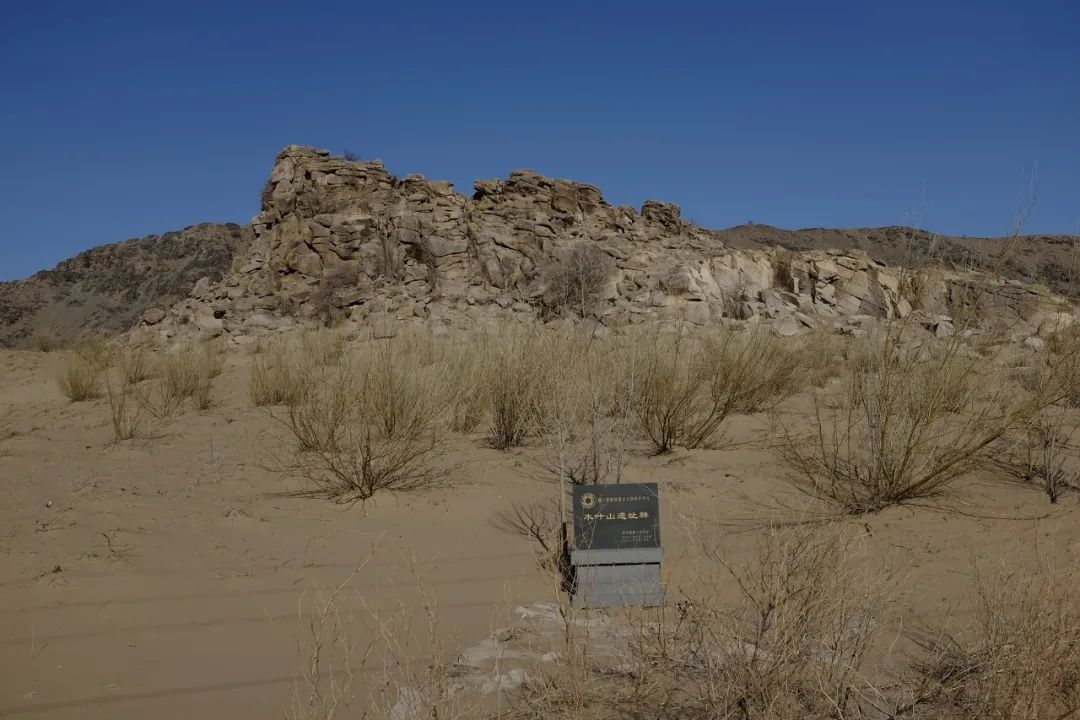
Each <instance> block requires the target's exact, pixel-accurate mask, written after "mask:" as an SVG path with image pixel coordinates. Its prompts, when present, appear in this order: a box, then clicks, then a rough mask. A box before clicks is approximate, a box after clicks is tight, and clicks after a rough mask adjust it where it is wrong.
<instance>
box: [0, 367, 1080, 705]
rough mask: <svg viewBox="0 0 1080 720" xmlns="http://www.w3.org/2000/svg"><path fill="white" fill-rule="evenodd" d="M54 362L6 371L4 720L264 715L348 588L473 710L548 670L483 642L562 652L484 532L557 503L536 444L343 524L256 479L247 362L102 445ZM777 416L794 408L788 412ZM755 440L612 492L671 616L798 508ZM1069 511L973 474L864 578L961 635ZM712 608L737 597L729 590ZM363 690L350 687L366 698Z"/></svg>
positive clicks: (1066, 542) (884, 549)
mask: <svg viewBox="0 0 1080 720" xmlns="http://www.w3.org/2000/svg"><path fill="white" fill-rule="evenodd" d="M61 361H62V358H61V356H60V355H58V354H48V353H36V352H21V351H20V352H4V353H3V354H2V355H0V368H2V372H0V419H2V420H3V423H4V425H5V427H6V428H7V434H8V435H10V437H9V438H8V439H7V440H6V441H5V442H4V443H3V446H2V453H3V454H2V455H0V487H2V488H3V493H4V502H3V504H2V513H3V514H2V517H0V528H2V531H0V538H2V540H0V557H2V562H0V677H2V678H3V682H2V683H0V716H3V717H17V718H41V719H43V720H44V719H54V718H117V719H119V718H151V717H152V718H161V719H166V718H190V717H195V716H198V717H204V718H257V717H273V716H281V713H282V712H283V708H285V707H286V706H287V705H288V703H289V701H290V697H291V694H292V691H293V687H294V683H295V681H296V679H297V676H298V672H299V668H300V664H301V660H300V657H299V654H298V643H299V644H302V643H303V641H304V637H305V625H304V622H305V618H306V617H308V616H310V612H311V607H312V599H313V598H314V597H315V593H316V592H317V590H318V589H323V590H324V591H325V590H326V589H332V588H335V587H338V586H340V585H342V583H346V585H345V589H344V590H343V592H342V594H341V598H342V600H341V603H342V607H343V608H344V609H345V611H346V612H347V613H349V614H354V615H355V617H356V618H360V620H359V621H357V622H354V623H352V625H351V626H350V633H353V634H354V635H353V639H354V641H355V642H357V643H360V644H363V643H364V642H368V641H369V640H370V639H371V637H372V636H373V630H372V628H371V627H370V626H369V625H365V623H364V622H362V619H363V618H365V617H368V618H370V617H372V613H373V612H374V613H375V614H378V615H379V616H380V617H384V618H388V617H397V618H398V620H399V621H401V620H403V621H404V622H399V624H397V625H395V628H397V630H395V632H400V631H401V629H402V628H409V627H411V628H412V629H414V630H416V629H417V628H426V617H427V616H426V614H425V611H424V605H425V601H426V602H428V603H430V604H433V606H434V615H435V616H436V617H437V619H438V625H439V631H438V635H439V649H438V650H437V651H436V652H438V653H439V654H441V655H442V656H443V659H444V660H445V661H447V662H448V663H453V662H455V661H456V662H457V663H458V666H459V667H460V671H459V675H461V676H462V677H464V678H465V680H466V681H469V682H472V683H473V684H474V685H475V687H476V688H482V687H483V689H484V690H485V691H486V694H487V695H489V696H497V695H499V691H498V690H495V691H494V692H493V691H492V688H493V687H497V685H498V682H499V680H500V678H502V679H504V680H506V685H505V687H507V688H509V689H510V690H512V689H513V686H514V685H515V682H514V677H515V676H514V675H513V674H512V673H511V674H509V675H508V674H507V672H508V669H509V668H513V667H515V666H517V667H525V668H528V667H530V666H531V665H535V664H536V663H538V662H541V660H540V655H541V654H542V653H541V650H542V649H543V648H542V647H540V645H541V644H542V643H537V642H532V643H531V644H530V647H531V648H533V649H536V653H533V654H530V653H528V652H525V653H521V652H511V651H509V650H507V648H508V647H509V646H508V645H506V644H505V643H502V642H500V639H506V638H508V637H512V636H514V635H515V633H514V631H513V628H515V627H518V626H522V625H523V624H529V623H532V632H533V634H534V636H536V632H537V631H539V635H541V636H542V635H543V634H544V632H545V627H546V630H550V631H551V635H552V637H554V636H555V635H557V630H558V628H557V622H556V619H555V615H554V614H553V608H554V607H555V603H557V602H558V600H559V597H558V591H557V590H556V589H554V586H553V584H552V582H551V580H550V578H547V577H545V575H544V574H543V573H542V572H541V571H540V570H539V569H538V566H537V563H536V560H535V557H534V554H533V550H532V548H531V547H530V544H529V543H528V542H527V541H526V540H525V539H523V538H519V537H512V536H509V535H507V534H505V533H504V532H501V531H500V530H498V529H496V528H495V527H494V526H493V525H492V518H493V517H494V516H495V515H496V514H497V513H498V512H499V511H500V510H501V509H503V508H505V507H506V506H507V503H508V502H510V501H511V500H514V499H517V500H531V499H534V498H545V497H554V496H555V493H556V492H557V486H556V485H554V484H553V483H552V482H551V480H550V474H549V473H546V471H545V470H544V463H543V448H542V447H539V446H537V445H535V444H533V445H529V446H527V447H525V448H521V449H516V450H513V451H500V450H495V449H492V448H491V447H489V446H488V444H487V443H486V441H485V438H484V436H483V434H482V433H477V434H475V435H473V436H466V437H463V436H456V437H454V438H453V439H452V440H451V443H450V445H449V447H448V449H447V450H446V451H445V452H444V453H443V454H442V455H441V456H440V458H439V460H438V466H439V468H440V470H441V471H442V477H443V482H441V483H440V484H439V485H438V486H437V487H434V488H431V489H427V490H423V491H419V492H412V493H406V494H398V495H378V496H377V497H376V498H374V499H373V500H371V501H369V502H367V503H366V504H354V505H335V504H333V503H330V502H327V501H325V500H319V499H310V498H309V499H303V498H290V497H285V496H282V495H281V494H280V493H282V492H283V491H288V490H290V489H295V487H297V485H296V482H297V481H296V480H294V479H290V478H288V477H285V476H283V475H282V474H280V473H277V472H274V471H273V470H272V469H271V468H272V466H273V460H274V453H275V451H276V450H277V449H279V448H281V447H282V446H283V443H284V441H285V439H286V436H287V432H286V430H285V428H284V427H283V425H282V424H281V423H280V422H278V421H277V420H275V419H274V417H273V415H272V413H273V411H271V410H267V409H265V408H257V407H254V406H253V405H252V403H251V401H250V399H249V397H248V390H247V387H248V386H247V383H248V377H249V363H250V358H249V357H248V356H247V355H245V354H243V353H240V352H233V353H230V354H229V356H228V359H227V363H226V366H225V370H224V373H223V374H222V375H221V376H220V377H219V378H218V379H217V381H216V385H215V388H216V393H215V402H214V405H213V406H212V407H211V408H210V409H209V410H206V411H204V412H186V413H183V414H180V415H177V416H175V417H173V418H171V419H169V420H166V421H163V422H160V423H157V424H156V425H155V426H154V429H153V432H152V433H151V436H150V437H146V438H140V439H136V440H131V441H125V442H122V443H118V444H117V443H114V442H113V441H112V435H111V431H110V427H109V424H108V417H107V415H108V413H107V401H106V400H103V399H102V400H94V401H90V402H83V403H71V402H69V401H68V400H67V399H65V398H64V397H63V396H62V395H61V393H60V392H59V391H58V389H57V387H56V383H55V374H56V371H57V370H58V368H59V367H60V363H61ZM783 410H784V411H785V412H787V413H789V415H790V416H791V417H797V416H798V414H799V413H801V412H806V411H807V405H806V398H805V396H797V397H795V398H792V399H790V400H789V401H787V402H786V403H785V405H784V406H783ZM769 437H770V435H769V429H768V424H767V420H766V418H765V417H764V416H761V417H758V416H754V417H751V416H740V417H737V418H735V419H734V420H733V421H732V422H731V423H730V425H729V429H728V432H727V433H726V434H725V436H724V439H723V443H722V445H721V447H720V448H719V449H712V450H694V451H685V450H679V451H676V452H675V453H674V454H671V455H667V456H661V457H649V456H648V455H647V453H646V452H645V448H644V447H642V448H641V449H640V451H635V452H634V454H633V456H632V457H631V459H630V461H629V464H628V467H627V470H626V479H627V480H629V481H635V482H658V483H659V484H660V487H661V497H662V501H663V505H662V522H663V525H662V537H663V543H664V550H665V564H664V580H665V582H666V583H667V587H668V596H669V598H670V599H676V598H678V597H679V595H680V592H681V588H684V587H689V586H691V585H693V584H695V583H698V582H702V578H711V577H719V578H722V575H721V574H719V573H718V569H717V566H716V564H715V563H713V562H710V561H709V560H708V559H707V558H706V557H705V554H704V552H703V551H704V550H705V549H707V548H715V549H719V550H720V551H721V553H722V554H724V556H725V557H726V558H729V559H731V560H732V561H734V562H738V561H739V559H740V558H744V557H745V554H746V553H747V552H749V550H748V549H747V548H748V546H749V543H750V542H751V540H752V538H753V537H754V535H755V532H756V528H760V527H761V526H762V524H764V523H767V522H768V520H769V518H771V517H776V516H777V515H776V508H777V505H778V503H779V504H782V505H786V506H787V507H791V508H798V507H799V503H800V502H803V500H802V499H801V497H800V496H799V495H798V494H795V493H793V492H792V491H791V489H790V487H789V485H788V484H786V483H785V482H784V479H783V478H784V474H785V472H788V471H787V470H786V468H785V467H784V466H783V465H782V464H781V463H780V462H779V460H778V459H777V457H776V456H775V455H774V454H773V452H771V451H770V450H769V449H768V447H767V445H768V439H769ZM1074 502H1075V501H1074V500H1073V499H1072V498H1066V500H1065V501H1064V503H1063V504H1062V505H1059V506H1051V505H1050V504H1048V503H1047V501H1046V498H1045V496H1044V495H1042V494H1040V493H1039V492H1037V491H1035V490H1031V489H1027V488H1022V487H1018V486H1014V485H1006V484H1002V483H997V482H992V481H991V480H989V479H988V478H982V479H980V478H976V479H975V480H973V481H972V482H969V483H968V484H967V486H966V487H965V488H964V489H963V490H962V491H961V493H960V494H959V496H958V501H957V503H955V504H954V505H955V507H956V508H957V510H959V512H957V511H952V512H942V511H938V510H932V509H925V508H918V507H902V508H894V509H890V510H887V511H885V512H883V513H880V514H878V515H871V516H866V517H863V518H860V519H859V520H857V521H851V522H850V523H848V525H849V526H850V530H851V532H853V533H856V534H857V535H858V537H859V543H860V545H861V547H863V548H864V549H865V551H866V562H867V563H884V564H887V565H888V566H889V567H890V568H891V569H892V571H893V572H896V573H899V575H900V576H901V577H902V580H901V581H900V582H897V583H895V590H893V591H892V593H893V596H894V603H893V608H894V612H895V613H896V615H897V617H905V618H912V617H920V616H933V617H935V618H939V619H940V618H941V617H945V616H948V617H952V618H955V620H956V621H957V622H960V623H962V622H963V620H964V617H965V612H966V608H967V607H968V606H969V604H970V595H971V588H972V585H971V575H972V572H973V570H972V568H973V560H976V559H977V560H979V561H981V562H983V563H986V562H990V563H994V562H996V559H998V558H1005V559H1006V560H1007V561H1008V562H1010V563H1014V565H1013V566H1014V567H1015V568H1016V569H1017V572H1022V571H1023V567H1024V565H1025V563H1026V562H1029V561H1032V559H1033V558H1034V557H1036V555H1037V553H1036V551H1035V549H1036V547H1037V546H1041V549H1042V550H1044V551H1047V550H1048V552H1050V553H1051V554H1056V555H1059V556H1063V557H1068V556H1070V555H1072V554H1073V553H1074V545H1075V542H1076V538H1077V532H1078V531H1080V522H1078V521H1077V519H1076V514H1075V512H1074V511H1073V510H1074V509H1073V507H1072V506H1073V504H1074ZM1051 510H1053V512H1051ZM787 517H790V515H787ZM717 588H718V591H719V592H721V593H729V592H730V593H734V588H732V587H731V583H730V582H727V583H725V581H724V580H723V579H720V580H718V581H717ZM591 614H592V615H594V616H596V617H602V616H603V615H604V614H605V613H604V612H603V611H594V612H593V613H591ZM537 618H540V620H541V621H543V620H544V619H545V618H546V619H547V620H548V621H549V622H547V625H546V626H545V625H544V622H539V625H538V624H537V622H538V621H537ZM900 622H901V621H900V620H898V621H897V623H898V624H900ZM365 633H367V635H365ZM417 636H418V641H417V642H415V644H413V643H412V641H409V642H405V641H404V640H403V641H402V645H403V646H404V648H403V650H404V652H405V654H406V655H408V658H407V660H408V661H410V662H415V663H417V664H418V665H423V664H425V663H430V662H431V657H432V652H433V650H432V646H431V644H430V643H428V642H427V640H426V639H425V638H420V637H419V636H425V637H426V630H425V631H423V632H417ZM400 637H402V638H404V636H403V635H401V636H400ZM552 642H554V641H552ZM500 655H502V657H501V658H500ZM377 670H378V669H377V668H374V667H373V668H371V669H368V670H365V671H364V672H363V673H362V674H361V675H362V677H361V682H362V683H364V684H365V691H364V692H372V688H373V687H374V686H375V685H377V678H378V676H379V672H377ZM492 678H494V679H495V681H496V682H495V685H491V684H490V682H491V681H492ZM518 678H520V676H518ZM485 682H488V683H489V684H488V685H487V686H486V687H484V685H483V684H484V683H485ZM393 702H394V698H389V701H388V702H387V705H388V706H390V705H393Z"/></svg>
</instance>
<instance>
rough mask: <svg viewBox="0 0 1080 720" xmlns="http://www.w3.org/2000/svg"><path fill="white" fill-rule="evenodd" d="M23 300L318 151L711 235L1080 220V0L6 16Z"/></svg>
mask: <svg viewBox="0 0 1080 720" xmlns="http://www.w3.org/2000/svg"><path fill="white" fill-rule="evenodd" d="M0 90H2V93H0V133H2V136H3V142H4V143H5V144H6V146H7V151H6V152H5V153H4V155H5V157H4V159H3V166H2V171H0V214H2V217H3V227H2V229H0V279H13V278H16V277H23V276H26V275H28V274H30V273H32V272H34V271H36V270H39V269H42V268H46V267H51V266H52V265H54V264H55V263H56V262H58V261H59V260H61V259H63V258H65V257H68V256H70V255H72V254H74V253H76V252H78V251H81V250H83V249H86V248H88V247H91V246H94V245H98V244H102V243H106V242H114V241H118V240H123V239H127V238H129V237H135V236H141V235H145V234H148V233H161V232H165V231H167V230H172V229H178V228H181V227H184V226H185V225H189V224H193V223H197V222H202V221H237V222H247V221H249V220H250V219H251V217H252V216H253V215H254V214H255V213H256V212H257V211H258V197H259V191H260V189H261V187H262V185H263V183H264V181H265V179H266V176H267V174H268V172H269V170H270V167H271V165H272V163H273V159H274V156H275V154H276V153H277V152H278V151H279V150H280V149H281V148H282V147H283V146H285V145H287V144H290V143H299V144H305V145H315V146H319V147H324V148H327V149H330V150H333V151H335V152H341V151H343V150H344V149H346V148H348V149H351V150H354V151H356V152H357V153H359V154H360V155H362V156H363V157H365V158H375V157H377V158H381V159H383V160H384V161H385V162H386V164H387V166H388V168H389V169H390V170H391V172H394V173H396V174H398V175H405V174H407V173H410V172H422V173H424V174H425V175H427V176H428V177H431V178H443V179H449V180H451V181H453V182H454V183H455V184H456V185H457V187H458V189H459V190H463V191H466V192H468V191H471V184H472V181H473V180H474V179H476V178H478V177H496V176H505V175H506V174H507V173H508V172H509V171H510V170H512V169H515V168H523V167H530V168H535V169H537V170H539V171H540V172H543V173H545V174H548V175H553V176H559V177H569V178H574V179H578V180H581V181H584V182H590V183H594V184H596V185H599V186H600V187H602V188H603V189H604V191H605V194H606V195H607V198H608V199H609V200H610V201H611V202H614V203H619V204H622V203H627V204H633V205H640V203H641V202H642V201H643V200H645V199H648V198H656V199H661V200H668V201H674V202H678V203H679V204H680V205H681V206H682V208H683V214H684V216H686V217H689V218H691V219H693V220H695V221H697V222H698V223H701V224H703V225H706V226H710V227H728V226H731V225H737V224H741V223H743V222H746V221H748V220H753V221H755V222H758V223H769V224H773V225H779V226H782V227H788V228H798V227H808V226H864V225H890V224H898V223H901V222H911V221H912V220H913V219H914V221H915V222H916V223H917V224H920V225H922V226H925V227H928V228H930V229H932V230H936V231H938V232H943V233H950V234H969V235H1001V234H1004V233H1007V232H1009V231H1010V229H1011V225H1012V218H1013V215H1014V212H1015V208H1016V204H1017V193H1018V187H1019V184H1020V175H1021V172H1023V171H1024V170H1025V169H1026V170H1028V171H1030V170H1031V169H1032V168H1034V167H1036V166H1037V168H1038V185H1039V197H1038V203H1037V206H1036V207H1035V210H1034V213H1033V215H1032V217H1031V219H1030V221H1029V223H1028V225H1027V228H1026V229H1027V230H1028V231H1031V232H1062V233H1063V232H1076V231H1077V224H1078V222H1080V219H1078V218H1080V0H1027V1H1022V0H1011V1H1008V2H1003V1H999V0H979V1H978V2H974V1H966V0H963V1H958V0H933V1H932V2H927V1H924V0H905V1H903V2H901V1H899V0H896V1H873V0H860V1H858V2H829V0H821V2H807V1H806V0H787V1H783V2H781V1H777V0H774V1H768V0H754V1H753V2H751V1H749V0H747V1H745V2H729V3H723V2H710V3H705V2H702V3H689V2H678V1H676V0H666V1H664V2H647V3H646V2H636V1H635V0H624V1H623V2H587V1H586V0H579V1H578V2H561V1H554V0H553V1H550V2H517V1H516V0H500V1H499V2H486V1H483V0H473V1H471V2H449V1H443V2H438V3H427V2H421V1H419V0H412V1H411V2H392V1H388V2H378V3H375V2H363V1H362V0H354V1H352V2H345V1H337V2H335V1H326V2H318V3H299V2H295V1H294V2H289V3H284V2H277V1H276V0H263V1H260V2H229V0H220V1H219V2H202V1H201V0H184V1H182V2H181V1H180V0H177V1H175V2H166V1H162V0H154V1H151V0H140V1H139V2H110V1H109V0H92V1H91V0H77V1H76V0H69V1H66V2H60V1H50V0H2V1H0Z"/></svg>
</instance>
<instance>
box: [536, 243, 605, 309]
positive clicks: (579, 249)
mask: <svg viewBox="0 0 1080 720" xmlns="http://www.w3.org/2000/svg"><path fill="white" fill-rule="evenodd" d="M614 269H615V263H614V261H613V260H612V259H611V256H609V255H608V254H607V253H605V252H604V251H603V250H602V249H601V248H600V247H598V246H597V245H595V244H593V243H592V242H582V243H579V244H577V245H574V246H573V247H571V248H569V249H568V250H566V251H565V252H563V253H562V255H560V256H559V258H558V259H557V261H556V263H555V265H554V266H553V267H552V269H551V271H550V272H549V274H548V276H547V278H546V280H547V291H546V292H545V294H544V304H545V305H546V306H547V307H548V308H550V310H551V311H553V312H558V311H560V310H570V311H572V312H574V313H576V314H577V315H578V316H579V317H582V318H586V317H589V316H590V315H593V314H594V313H595V312H596V307H597V304H598V303H599V301H600V299H601V296H602V295H603V291H604V285H605V284H606V283H607V281H608V278H609V277H610V276H611V273H612V272H613V271H614Z"/></svg>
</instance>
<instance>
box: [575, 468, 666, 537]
mask: <svg viewBox="0 0 1080 720" xmlns="http://www.w3.org/2000/svg"><path fill="white" fill-rule="evenodd" d="M574 547H575V548H576V549H578V550H622V549H632V548H658V547H660V497H659V495H658V494H657V489H656V483H641V484H635V485H575V486H574Z"/></svg>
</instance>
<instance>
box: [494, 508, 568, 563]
mask: <svg viewBox="0 0 1080 720" xmlns="http://www.w3.org/2000/svg"><path fill="white" fill-rule="evenodd" d="M491 524H492V525H493V526H494V527H495V528H496V529H497V530H500V531H502V532H504V533H507V534H508V535H515V536H517V537H520V538H524V539H525V540H528V541H530V542H531V543H532V544H533V549H534V551H535V553H536V562H537V564H538V565H539V567H540V569H541V570H542V571H544V572H545V573H560V574H561V573H563V572H564V570H565V560H564V557H563V539H564V535H563V522H562V518H561V516H560V511H559V506H558V504H557V503H554V502H550V501H540V500H534V501H532V502H526V503H519V502H511V503H510V504H509V505H508V506H507V507H506V508H505V509H503V510H500V511H499V512H497V513H496V514H495V516H494V517H493V518H492V521H491Z"/></svg>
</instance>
